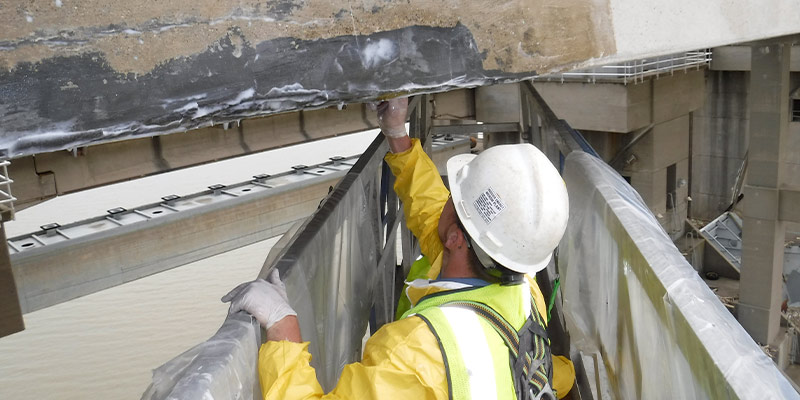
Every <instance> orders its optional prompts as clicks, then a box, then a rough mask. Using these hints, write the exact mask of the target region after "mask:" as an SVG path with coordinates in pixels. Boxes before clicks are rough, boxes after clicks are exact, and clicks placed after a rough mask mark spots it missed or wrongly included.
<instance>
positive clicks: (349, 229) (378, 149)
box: [142, 135, 402, 400]
mask: <svg viewBox="0 0 800 400" xmlns="http://www.w3.org/2000/svg"><path fill="white" fill-rule="evenodd" d="M387 151H388V145H387V144H386V142H385V141H384V139H383V136H382V135H378V137H376V139H375V140H374V141H373V143H372V144H371V145H370V146H369V148H368V149H367V151H365V152H364V153H363V154H362V156H361V158H359V160H358V162H357V163H356V164H355V165H354V166H353V167H352V168H351V169H350V171H349V172H348V173H347V174H346V175H345V177H344V178H342V180H341V181H340V182H339V183H338V184H337V185H336V188H335V189H334V190H333V191H332V192H331V193H330V194H329V195H328V197H327V198H325V200H323V202H322V203H321V204H320V207H319V209H317V211H316V212H315V213H314V214H313V215H312V216H311V217H310V218H308V219H307V220H306V221H305V222H304V223H303V224H302V225H299V226H298V225H295V226H293V227H292V228H291V229H290V231H289V232H288V233H287V234H286V236H285V237H284V238H282V239H281V240H280V241H279V242H278V243H277V244H276V245H275V247H274V248H273V250H272V251H271V252H270V254H269V256H268V257H267V260H266V261H265V263H264V267H263V269H262V270H261V272H260V274H259V276H260V277H262V278H264V277H266V276H267V275H268V274H269V273H270V272H271V270H272V269H274V268H278V269H279V270H280V273H281V279H283V282H284V284H285V285H286V288H287V293H288V296H289V303H290V304H291V305H292V307H294V309H295V311H296V312H297V316H298V320H299V322H300V331H301V334H302V337H303V340H304V341H310V342H311V344H310V345H309V350H310V352H311V354H312V360H311V365H312V366H313V367H315V368H316V371H317V378H318V379H319V382H320V384H321V385H322V387H323V389H324V390H326V391H329V390H331V389H332V388H333V387H334V386H335V385H336V382H337V381H338V379H339V375H340V374H341V372H342V369H343V368H344V366H345V365H346V364H349V363H352V362H356V361H359V360H360V359H361V345H362V338H363V337H364V335H365V333H366V330H367V323H368V321H369V318H370V313H371V311H374V313H375V315H376V316H381V315H383V316H386V315H388V316H391V315H393V312H394V304H395V299H394V298H393V297H391V296H387V293H383V292H385V291H387V290H391V289H392V288H391V285H388V287H387V284H386V282H390V283H393V282H394V275H393V274H392V273H393V272H394V268H395V257H396V256H395V249H394V248H395V246H396V243H395V239H394V238H395V236H393V235H391V236H390V238H391V240H390V242H389V243H388V244H387V242H386V240H385V238H384V235H385V234H386V232H387V230H388V231H389V232H396V230H397V229H396V228H397V221H398V220H397V218H399V215H402V213H401V212H400V211H399V210H398V209H397V207H398V203H397V200H396V197H394V196H391V195H390V196H389V197H388V198H386V199H383V198H382V197H381V190H380V189H381V187H382V186H381V183H382V179H387V181H386V182H383V183H385V184H386V185H385V187H386V188H387V190H388V187H391V182H392V179H393V178H392V177H391V176H382V174H381V172H382V166H383V156H384V155H385V154H386V152H387ZM381 204H383V205H384V206H385V207H387V209H386V210H385V212H386V216H387V217H391V218H388V220H386V221H385V220H384V219H385V218H383V217H384V215H382V210H381V207H380V206H381ZM382 255H383V257H382ZM387 272H388V274H387ZM379 283H383V284H382V285H381V284H379ZM377 295H381V299H378V301H376V296H377ZM248 318H249V317H248ZM238 319H239V318H238V316H237V318H234V317H228V319H227V320H226V322H225V324H224V325H223V326H222V328H220V330H219V332H218V333H217V334H216V335H215V336H214V337H212V338H211V339H210V340H209V341H207V342H205V343H201V344H200V345H198V346H196V347H194V348H193V349H191V350H189V351H187V352H186V353H184V354H182V355H180V356H178V357H176V358H175V359H173V360H171V361H169V362H168V363H167V364H165V365H163V366H161V367H159V368H158V369H156V370H155V371H154V373H153V383H152V384H151V385H150V387H149V388H148V389H147V391H146V392H145V394H144V395H143V396H142V399H147V400H160V399H200V398H203V399H213V400H226V399H251V398H253V396H254V395H256V396H258V395H260V391H259V390H257V388H258V386H257V385H258V381H257V371H256V370H255V368H256V365H257V355H258V344H259V339H258V337H259V336H258V335H259V334H260V330H259V329H258V326H257V325H256V324H250V325H252V326H251V327H250V328H251V329H244V327H243V326H242V323H241V321H238ZM383 319H385V318H383ZM248 321H249V319H248ZM377 321H378V325H380V322H381V321H382V319H380V318H378V319H377ZM251 344H252V345H251ZM254 385H255V386H254ZM253 387H255V388H256V390H255V391H254V390H253Z"/></svg>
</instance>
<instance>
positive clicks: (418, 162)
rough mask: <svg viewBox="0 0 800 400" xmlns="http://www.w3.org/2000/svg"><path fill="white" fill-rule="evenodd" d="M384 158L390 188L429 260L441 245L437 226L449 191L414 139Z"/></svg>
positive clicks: (437, 252)
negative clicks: (392, 179) (391, 181)
mask: <svg viewBox="0 0 800 400" xmlns="http://www.w3.org/2000/svg"><path fill="white" fill-rule="evenodd" d="M385 160H386V162H387V163H388V164H389V167H390V168H391V169H392V173H393V174H394V176H395V177H396V178H397V179H396V181H395V184H394V190H395V192H396V193H397V196H398V197H400V200H401V201H402V202H403V211H404V213H405V217H406V223H407V224H408V229H410V230H411V232H412V233H414V236H416V237H417V239H419V244H420V249H421V250H422V254H424V255H425V256H427V257H428V258H430V259H431V260H433V259H435V258H436V257H437V256H438V255H439V253H441V252H442V249H443V247H442V242H441V241H440V240H439V233H438V232H437V227H438V225H439V217H440V216H441V215H442V209H443V208H444V204H445V203H447V198H448V197H450V192H449V191H448V190H447V188H446V187H445V186H444V182H442V177H441V176H439V171H438V170H437V169H436V165H434V164H433V161H431V159H430V157H428V155H427V154H425V152H424V151H423V150H422V146H420V143H419V140H417V139H412V140H411V148H410V149H408V150H406V151H404V152H402V153H396V154H395V153H389V154H387V155H386V158H385Z"/></svg>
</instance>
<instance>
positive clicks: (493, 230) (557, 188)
mask: <svg viewBox="0 0 800 400" xmlns="http://www.w3.org/2000/svg"><path fill="white" fill-rule="evenodd" d="M447 173H448V181H449V184H450V191H451V193H452V196H453V203H454V206H455V208H456V213H457V214H458V218H459V220H460V221H461V224H462V225H463V226H464V228H465V230H466V231H467V234H468V235H469V236H470V238H471V239H472V244H473V245H474V246H475V247H477V248H476V249H475V250H476V253H477V254H478V256H479V258H481V253H484V255H485V256H488V257H491V259H492V260H494V261H495V262H496V263H498V264H500V265H502V266H504V267H506V268H507V269H509V270H511V271H514V272H518V273H527V274H534V273H536V272H538V271H540V270H541V269H543V268H544V267H546V266H547V263H548V262H550V258H551V257H552V253H553V250H554V249H555V248H556V246H558V242H559V241H560V240H561V237H562V236H563V235H564V231H565V230H566V227H567V219H568V216H569V199H568V197H567V188H566V185H565V184H564V181H563V179H561V175H559V173H558V171H557V170H556V169H555V167H554V166H553V164H552V163H550V160H548V159H547V157H546V156H545V155H544V154H543V153H542V152H541V151H540V150H539V149H537V148H536V147H534V146H532V145H530V144H513V145H501V146H494V147H490V148H489V149H486V150H485V151H483V152H482V153H481V154H479V155H477V156H475V155H472V154H465V155H459V156H455V157H452V158H451V159H450V160H448V162H447ZM483 264H484V265H485V264H486V263H483Z"/></svg>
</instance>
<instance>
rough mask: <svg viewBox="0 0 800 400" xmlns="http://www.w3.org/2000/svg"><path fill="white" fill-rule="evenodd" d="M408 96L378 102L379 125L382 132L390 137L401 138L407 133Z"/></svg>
mask: <svg viewBox="0 0 800 400" xmlns="http://www.w3.org/2000/svg"><path fill="white" fill-rule="evenodd" d="M407 113H408V98H405V97H403V98H396V99H391V100H389V101H384V102H382V103H381V104H378V126H380V127H381V132H383V134H384V135H386V136H388V137H390V138H395V139H397V138H401V137H403V136H405V135H406V114H407Z"/></svg>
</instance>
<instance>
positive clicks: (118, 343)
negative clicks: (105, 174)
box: [0, 131, 376, 399]
mask: <svg viewBox="0 0 800 400" xmlns="http://www.w3.org/2000/svg"><path fill="white" fill-rule="evenodd" d="M375 134H376V132H375V131H370V132H364V133H359V134H354V135H347V136H343V137H339V138H334V139H328V140H322V141H317V142H312V143H305V144H302V145H298V146H293V147H288V148H283V149H278V150H274V151H270V152H266V153H262V154H257V155H253V156H247V157H240V158H237V159H233V160H227V161H222V162H218V163H214V164H209V165H205V166H201V167H195V168H189V169H185V170H181V171H176V172H172V173H169V174H162V175H158V176H153V177H147V178H143V179H138V180H135V181H130V182H125V183H121V184H116V185H113V186H108V187H104V188H98V189H92V190H88V191H85V192H81V193H76V194H73V195H68V196H62V197H59V198H56V199H53V200H50V201H48V202H45V203H43V204H40V205H38V206H36V207H32V208H29V209H26V210H23V211H21V212H19V213H18V214H17V219H16V221H13V222H10V223H8V224H7V225H6V233H7V235H8V237H13V236H16V235H20V234H24V233H29V232H32V231H35V230H38V227H39V226H40V225H44V224H46V223H50V222H59V223H61V224H62V225H63V224H66V223H69V222H73V221H78V220H81V219H85V218H89V217H93V216H96V215H100V214H102V213H104V212H105V210H107V209H110V208H114V207H133V206H137V205H141V204H146V203H151V202H155V201H158V199H159V198H160V197H161V196H164V195H167V194H179V195H181V194H189V193H194V192H198V191H201V190H204V189H205V188H206V186H209V185H212V184H216V183H222V184H231V183H236V182H240V181H244V180H247V179H250V177H251V176H252V175H255V174H258V173H273V174H274V173H279V172H283V171H286V170H288V169H289V168H290V167H291V166H292V165H296V164H316V163H320V162H323V161H326V160H327V158H328V157H329V156H333V155H342V156H349V155H354V154H358V153H361V152H363V151H364V150H365V149H366V147H367V146H368V145H369V143H370V142H371V141H372V139H373V138H374V137H375ZM276 241H277V238H273V239H270V240H266V241H263V242H259V243H255V244H253V245H250V246H247V247H243V248H240V249H237V250H234V251H230V252H228V253H224V254H220V255H217V256H215V257H211V258H207V259H205V260H201V261H198V262H195V263H192V264H188V265H185V266H182V267H179V268H176V269H173V270H171V271H166V272H162V273H160V274H157V275H153V276H150V277H147V278H143V279H140V280H138V281H134V282H131V283H128V284H125V285H122V286H117V287H115V288H111V289H107V290H105V291H102V292H99V293H95V294H92V295H89V296H85V297H82V298H79V299H75V300H72V301H69V302H66V303H62V304H59V305H56V306H53V307H49V308H45V309H43V310H39V311H36V312H33V313H29V314H26V315H25V326H26V329H25V331H23V332H20V333H16V334H14V335H11V336H8V337H5V338H0V399H138V398H139V397H140V396H141V394H142V392H144V390H145V388H146V387H147V385H148V384H149V383H150V380H151V371H152V369H154V368H156V367H158V366H159V365H161V364H163V363H164V362H166V361H168V360H170V359H171V358H173V357H174V356H176V355H178V354H180V353H181V352H183V351H185V350H187V349H188V348H190V347H192V346H194V345H195V344H197V343H199V342H201V341H203V340H206V339H207V338H209V337H210V336H211V335H213V334H214V332H215V331H216V330H217V329H218V328H219V326H220V325H221V324H222V321H223V319H224V317H225V314H226V312H227V306H226V305H225V304H223V303H221V302H220V301H219V299H220V297H222V296H223V295H224V294H225V293H227V291H228V290H230V289H231V288H233V287H234V286H235V285H236V284H238V283H239V282H242V281H246V280H251V279H253V278H254V277H255V276H256V274H257V273H258V271H259V270H260V269H261V265H262V264H263V262H264V259H265V258H266V255H267V253H268V252H269V249H270V248H271V247H272V245H274V244H275V242H276Z"/></svg>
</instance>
